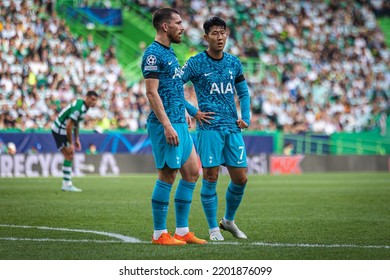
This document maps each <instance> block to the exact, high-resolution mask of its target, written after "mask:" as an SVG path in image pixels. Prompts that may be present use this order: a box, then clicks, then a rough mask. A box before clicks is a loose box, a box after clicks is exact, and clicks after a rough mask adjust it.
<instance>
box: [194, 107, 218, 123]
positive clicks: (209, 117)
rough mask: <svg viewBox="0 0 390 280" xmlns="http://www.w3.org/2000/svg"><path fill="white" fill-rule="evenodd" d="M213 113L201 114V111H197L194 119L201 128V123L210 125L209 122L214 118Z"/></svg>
mask: <svg viewBox="0 0 390 280" xmlns="http://www.w3.org/2000/svg"><path fill="white" fill-rule="evenodd" d="M214 114H215V112H202V111H201V110H198V112H197V113H196V115H195V119H196V120H197V121H198V122H199V124H200V125H201V126H203V122H205V123H208V124H210V121H209V120H213V119H214V118H213V117H212V115H214Z"/></svg>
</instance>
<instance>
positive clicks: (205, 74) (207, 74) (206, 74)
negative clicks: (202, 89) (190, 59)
mask: <svg viewBox="0 0 390 280" xmlns="http://www.w3.org/2000/svg"><path fill="white" fill-rule="evenodd" d="M211 74H213V72H210V73H204V74H203V75H204V76H205V77H207V76H210V75H211Z"/></svg>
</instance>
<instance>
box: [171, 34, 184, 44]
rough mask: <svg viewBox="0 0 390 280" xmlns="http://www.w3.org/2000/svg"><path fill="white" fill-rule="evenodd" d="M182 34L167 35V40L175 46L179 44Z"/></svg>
mask: <svg viewBox="0 0 390 280" xmlns="http://www.w3.org/2000/svg"><path fill="white" fill-rule="evenodd" d="M181 34H182V33H177V34H169V39H170V40H171V42H172V43H175V44H180V42H181V37H180V35H181Z"/></svg>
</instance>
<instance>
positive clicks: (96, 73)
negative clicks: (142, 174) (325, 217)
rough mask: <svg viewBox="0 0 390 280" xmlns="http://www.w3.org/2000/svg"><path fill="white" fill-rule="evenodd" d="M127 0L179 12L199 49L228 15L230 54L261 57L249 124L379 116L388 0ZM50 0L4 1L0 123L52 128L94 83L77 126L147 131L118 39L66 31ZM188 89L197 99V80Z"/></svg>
mask: <svg viewBox="0 0 390 280" xmlns="http://www.w3.org/2000/svg"><path fill="white" fill-rule="evenodd" d="M135 2H137V4H138V5H140V7H142V8H143V9H145V10H148V11H150V12H153V11H154V10H155V9H156V8H157V7H160V6H162V5H169V6H173V7H176V8H177V9H179V10H180V11H181V14H182V18H183V24H184V26H185V29H186V31H185V32H186V37H188V39H189V40H190V42H192V43H193V45H194V46H200V47H201V48H199V49H204V48H205V47H206V46H204V45H203V44H204V42H203V41H202V35H203V28H202V24H203V22H204V20H205V19H207V18H208V17H209V16H211V15H218V16H220V17H222V18H224V19H225V20H226V21H227V23H228V26H229V34H230V35H229V39H228V42H227V47H226V51H227V52H230V53H232V54H234V55H237V56H239V57H240V58H242V60H243V61H245V60H251V61H255V62H256V61H257V63H255V65H257V67H256V68H255V70H254V71H252V72H250V73H249V72H247V73H246V79H247V81H248V84H249V88H250V94H251V102H252V117H251V127H250V129H251V130H262V131H274V130H282V131H284V132H286V133H300V132H306V131H312V132H316V133H327V134H332V133H334V132H341V131H344V132H359V131H364V130H369V129H372V128H374V127H378V126H379V125H380V124H382V125H383V123H385V122H386V117H387V115H388V113H389V104H390V102H389V101H390V51H389V48H388V47H386V45H385V40H384V34H383V32H382V31H381V30H380V28H379V27H378V25H377V21H376V16H375V14H374V9H375V12H376V13H378V10H379V11H382V10H383V9H387V8H388V7H385V6H384V5H386V3H387V1H380V0H376V1H352V0H348V1H335V0H330V1H319V0H318V1H309V0H307V1H288V0H280V1H266V0H256V1H255V0H238V1H206V0H193V1H162V0H156V1H150V0H138V1H135ZM53 5H54V4H53V1H51V0H26V1H21V0H5V1H0V50H1V51H0V113H1V115H0V129H7V128H18V129H21V130H25V129H31V128H32V129H39V128H43V129H49V128H50V125H51V122H52V121H53V120H54V119H55V117H56V115H57V114H58V112H59V111H60V109H61V108H62V107H64V106H66V105H67V104H69V102H71V101H72V100H74V99H75V98H80V97H82V96H83V95H84V94H85V93H86V92H87V91H88V90H90V89H93V90H95V91H97V92H98V93H99V94H100V101H99V106H97V107H96V108H93V109H91V110H90V111H89V112H88V116H87V118H86V120H85V122H84V123H83V124H82V128H84V129H96V128H98V131H101V130H107V129H128V130H132V131H135V130H138V129H144V128H145V126H146V119H147V115H148V114H149V112H150V107H149V104H148V101H147V99H146V97H145V95H144V85H143V81H142V80H141V81H139V82H135V83H134V81H128V80H126V78H125V77H124V75H123V73H122V70H121V66H120V65H119V62H118V61H117V59H116V54H115V47H110V48H108V49H107V50H102V49H101V48H100V47H99V46H98V45H96V44H95V43H94V41H93V37H92V36H89V37H88V38H83V37H81V36H79V37H78V36H77V35H75V34H71V33H70V31H69V28H68V27H67V26H66V23H65V21H64V20H62V19H61V18H60V17H59V16H58V15H57V14H56V12H55V9H54V7H53ZM380 5H383V7H382V9H380V8H379V9H378V7H380ZM373 8H374V9H373ZM202 46H203V48H202ZM189 52H190V54H195V53H196V50H195V49H194V48H191V49H190V50H189ZM185 93H186V97H187V98H188V99H189V101H190V102H192V103H194V104H195V105H196V98H195V93H194V91H193V88H192V87H191V86H186V88H185Z"/></svg>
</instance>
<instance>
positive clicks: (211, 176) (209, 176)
mask: <svg viewBox="0 0 390 280" xmlns="http://www.w3.org/2000/svg"><path fill="white" fill-rule="evenodd" d="M203 177H204V179H205V180H206V181H209V182H211V183H214V182H217V181H218V174H215V173H206V174H203Z"/></svg>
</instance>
